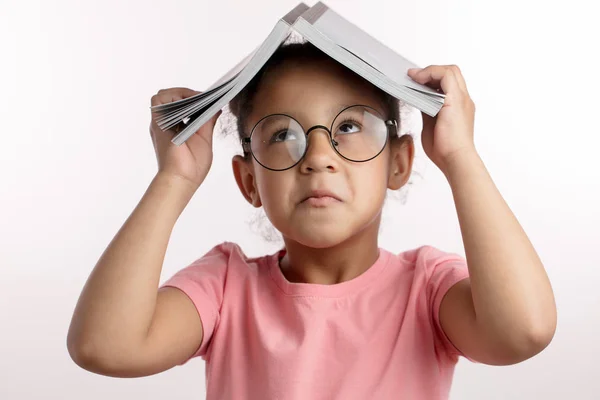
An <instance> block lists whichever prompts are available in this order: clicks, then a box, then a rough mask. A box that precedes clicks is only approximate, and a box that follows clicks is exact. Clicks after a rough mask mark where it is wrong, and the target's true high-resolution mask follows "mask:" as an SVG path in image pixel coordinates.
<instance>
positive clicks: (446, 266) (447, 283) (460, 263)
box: [424, 247, 469, 359]
mask: <svg viewBox="0 0 600 400" xmlns="http://www.w3.org/2000/svg"><path fill="white" fill-rule="evenodd" d="M425 251H426V254H425V256H424V258H425V263H426V268H427V270H428V273H429V274H428V275H429V279H428V281H427V296H428V304H429V307H430V314H431V319H432V323H433V329H434V336H435V341H436V343H435V345H436V350H437V351H438V353H444V354H446V355H448V356H449V357H451V358H454V359H456V358H457V357H458V356H463V357H465V358H468V357H466V356H465V355H464V354H463V353H462V352H461V351H460V350H459V349H458V348H457V347H456V346H455V345H454V344H453V343H452V341H450V339H449V338H448V336H447V335H446V333H445V332H444V330H443V329H442V326H441V324H440V305H441V304H442V300H443V298H444V296H445V295H446V294H447V293H448V290H449V289H450V288H451V287H452V286H454V285H455V284H456V283H458V282H459V281H461V280H463V279H465V278H468V277H469V270H468V268H467V262H466V260H465V259H464V258H463V257H461V256H459V255H457V254H452V253H446V252H443V251H441V250H438V249H436V248H434V247H427V249H426V250H425Z"/></svg>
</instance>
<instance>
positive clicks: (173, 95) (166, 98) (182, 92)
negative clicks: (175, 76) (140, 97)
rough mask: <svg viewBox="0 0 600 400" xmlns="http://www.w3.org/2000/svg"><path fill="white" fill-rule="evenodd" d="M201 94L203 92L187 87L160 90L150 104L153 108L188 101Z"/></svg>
mask: <svg viewBox="0 0 600 400" xmlns="http://www.w3.org/2000/svg"><path fill="white" fill-rule="evenodd" d="M200 93H202V92H199V91H197V90H193V89H189V88H185V87H175V88H168V89H160V90H159V91H158V92H157V93H156V94H155V95H154V96H152V99H151V101H150V104H151V105H152V106H156V105H160V104H167V103H172V102H173V101H176V100H181V99H186V98H188V97H192V96H196V95H198V94H200ZM174 99H176V100H174Z"/></svg>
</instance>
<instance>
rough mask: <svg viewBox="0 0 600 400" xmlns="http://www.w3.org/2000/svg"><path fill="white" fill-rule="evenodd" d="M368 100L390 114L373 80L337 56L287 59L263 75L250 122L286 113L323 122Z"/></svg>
mask: <svg viewBox="0 0 600 400" xmlns="http://www.w3.org/2000/svg"><path fill="white" fill-rule="evenodd" d="M354 104H364V105H368V106H371V107H373V108H375V109H377V110H379V111H380V112H381V113H382V114H384V115H385V114H387V113H386V109H385V105H384V101H383V98H382V96H381V94H380V93H379V92H378V91H377V90H376V88H375V87H374V86H373V85H371V84H370V83H369V82H367V81H365V80H364V79H362V78H360V77H358V76H357V75H355V74H354V73H353V72H352V71H350V70H348V69H347V68H346V67H344V66H342V65H340V64H338V63H337V62H335V61H334V60H327V61H326V60H321V61H318V62H310V63H300V62H287V63H284V64H282V65H280V66H279V67H277V68H275V69H273V70H271V71H270V73H269V74H268V75H266V76H265V77H264V78H263V81H262V82H261V84H260V85H259V88H258V91H257V93H256V94H255V97H254V101H253V108H252V113H251V115H249V118H248V120H249V121H248V122H249V123H251V124H253V123H256V122H257V121H258V120H259V119H260V118H262V117H263V116H265V115H269V114H276V113H285V114H290V115H293V116H294V117H297V118H298V119H300V120H301V121H300V122H302V123H304V122H306V123H308V124H313V123H323V119H327V118H332V117H333V116H335V115H336V114H337V113H338V112H339V111H341V110H342V109H343V108H345V107H347V106H350V105H354Z"/></svg>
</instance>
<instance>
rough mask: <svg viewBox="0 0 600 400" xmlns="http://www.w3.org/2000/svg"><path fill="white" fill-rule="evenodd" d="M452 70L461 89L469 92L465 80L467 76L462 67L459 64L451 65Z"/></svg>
mask: <svg viewBox="0 0 600 400" xmlns="http://www.w3.org/2000/svg"><path fill="white" fill-rule="evenodd" d="M450 70H451V71H452V73H453V74H454V78H455V79H456V83H457V84H458V87H459V88H460V90H462V91H463V92H465V93H469V91H468V90H467V82H465V78H464V76H463V74H462V71H461V70H460V68H459V67H458V66H457V65H451V66H450Z"/></svg>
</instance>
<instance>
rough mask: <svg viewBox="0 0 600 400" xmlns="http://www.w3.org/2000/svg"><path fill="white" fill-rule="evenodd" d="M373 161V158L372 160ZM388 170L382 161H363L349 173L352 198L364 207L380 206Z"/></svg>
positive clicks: (384, 191) (386, 183)
mask: <svg viewBox="0 0 600 400" xmlns="http://www.w3.org/2000/svg"><path fill="white" fill-rule="evenodd" d="M373 161H374V160H373ZM387 174H388V170H387V167H386V164H384V163H383V162H378V163H372V164H369V162H367V163H365V164H364V165H362V166H361V168H358V169H357V170H356V171H354V172H353V173H352V175H351V182H352V183H351V185H352V188H351V189H352V192H353V195H354V198H355V199H356V200H357V201H358V203H359V205H360V206H362V207H366V208H374V207H380V206H382V204H383V201H384V199H385V194H386V191H387V186H388V175H387Z"/></svg>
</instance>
